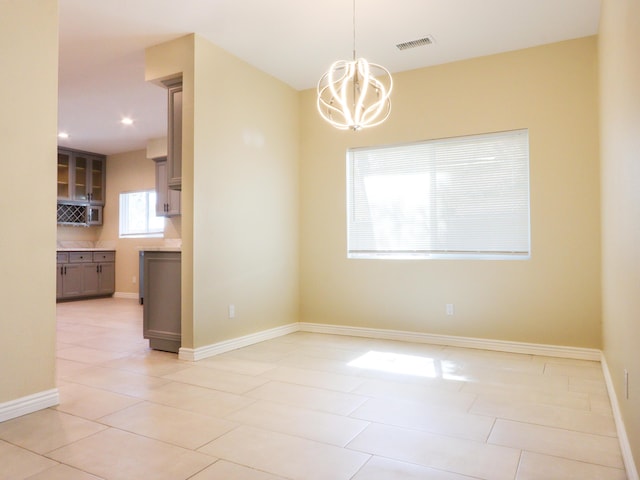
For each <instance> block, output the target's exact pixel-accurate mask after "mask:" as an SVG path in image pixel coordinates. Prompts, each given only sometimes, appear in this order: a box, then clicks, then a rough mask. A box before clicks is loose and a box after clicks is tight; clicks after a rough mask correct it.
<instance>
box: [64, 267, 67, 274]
mask: <svg viewBox="0 0 640 480" xmlns="http://www.w3.org/2000/svg"><path fill="white" fill-rule="evenodd" d="M64 274H65V275H66V274H67V267H64Z"/></svg>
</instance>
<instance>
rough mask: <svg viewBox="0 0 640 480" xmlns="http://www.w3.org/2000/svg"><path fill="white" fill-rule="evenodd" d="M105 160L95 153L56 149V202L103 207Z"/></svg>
mask: <svg viewBox="0 0 640 480" xmlns="http://www.w3.org/2000/svg"><path fill="white" fill-rule="evenodd" d="M105 163H106V158H105V157H104V156H102V155H98V154H96V153H88V152H81V151H78V150H71V149H65V148H59V149H58V201H59V202H77V203H82V204H87V205H102V206H103V205H104V200H105V179H106V166H105Z"/></svg>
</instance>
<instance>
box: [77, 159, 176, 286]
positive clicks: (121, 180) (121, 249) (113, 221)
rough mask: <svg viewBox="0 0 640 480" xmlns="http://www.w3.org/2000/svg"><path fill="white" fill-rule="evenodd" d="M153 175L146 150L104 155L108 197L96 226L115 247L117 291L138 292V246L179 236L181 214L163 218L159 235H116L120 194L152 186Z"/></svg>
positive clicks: (147, 188) (152, 167)
mask: <svg viewBox="0 0 640 480" xmlns="http://www.w3.org/2000/svg"><path fill="white" fill-rule="evenodd" d="M155 178H156V177H155V164H154V162H153V160H151V159H148V158H147V151H146V150H139V151H135V152H127V153H121V154H118V155H109V157H107V198H106V202H105V208H104V215H103V226H102V228H99V229H96V230H97V231H98V232H99V236H98V238H97V240H98V241H100V242H103V243H104V244H107V245H113V246H114V247H115V249H116V292H117V293H135V294H137V293H138V280H139V279H138V252H139V251H140V248H141V247H153V246H160V245H164V244H165V241H166V240H167V239H179V238H180V226H181V219H180V217H172V218H167V219H165V230H164V235H163V236H162V238H119V230H120V224H119V222H120V216H119V207H120V194H121V193H125V192H135V191H140V190H155V188H156V179H155ZM91 229H92V228H89V229H88V230H91ZM134 278H135V281H134Z"/></svg>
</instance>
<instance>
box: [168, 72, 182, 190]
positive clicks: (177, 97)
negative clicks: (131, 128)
mask: <svg viewBox="0 0 640 480" xmlns="http://www.w3.org/2000/svg"><path fill="white" fill-rule="evenodd" d="M164 85H165V86H166V87H167V93H168V102H169V103H168V112H169V118H168V125H167V184H168V185H169V188H171V189H173V190H182V77H179V78H174V79H171V80H169V81H166V82H164Z"/></svg>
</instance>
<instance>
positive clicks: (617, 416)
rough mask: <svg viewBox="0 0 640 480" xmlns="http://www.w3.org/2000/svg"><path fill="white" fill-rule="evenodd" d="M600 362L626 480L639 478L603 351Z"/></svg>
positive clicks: (638, 479) (639, 479)
mask: <svg viewBox="0 0 640 480" xmlns="http://www.w3.org/2000/svg"><path fill="white" fill-rule="evenodd" d="M600 364H601V365H602V373H603V374H604V381H605V383H606V384H607V393H608V394H609V400H610V401H611V409H612V410H613V419H614V420H615V422H616V430H617V432H618V441H619V442H620V450H621V451H622V460H623V461H624V468H625V469H626V470H627V478H628V480H640V476H639V475H638V469H637V468H636V464H635V462H634V459H633V453H632V452H631V445H630V444H629V437H628V436H627V429H626V428H625V426H624V422H623V420H622V412H621V411H620V404H619V403H618V395H617V394H616V389H615V388H614V387H613V378H612V377H611V372H610V371H609V365H608V364H607V359H606V357H605V356H604V352H603V353H602V354H601V358H600Z"/></svg>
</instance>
